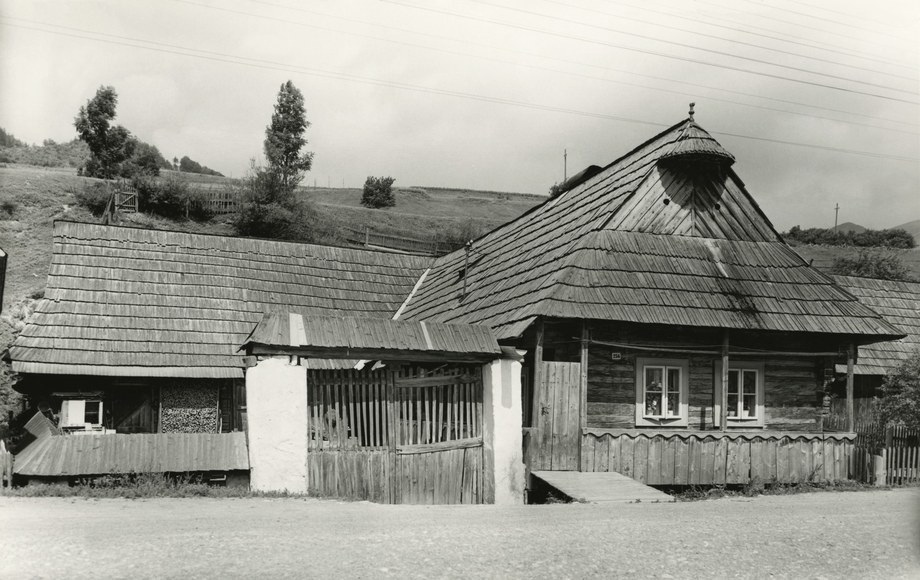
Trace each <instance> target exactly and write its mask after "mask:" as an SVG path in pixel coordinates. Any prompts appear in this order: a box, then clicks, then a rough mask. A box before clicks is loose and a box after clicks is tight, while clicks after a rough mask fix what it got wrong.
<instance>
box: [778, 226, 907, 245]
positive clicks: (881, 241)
mask: <svg viewBox="0 0 920 580" xmlns="http://www.w3.org/2000/svg"><path fill="white" fill-rule="evenodd" d="M782 237H783V238H785V239H787V240H794V241H797V242H801V243H803V244H821V245H825V246H858V247H862V248H897V249H910V248H913V247H915V246H916V245H917V244H916V242H915V240H914V237H913V236H912V235H910V233H908V232H907V231H905V230H901V229H892V230H866V231H863V232H858V233H857V232H839V231H838V232H835V231H834V230H833V229H830V228H808V229H804V230H803V229H802V228H800V227H799V226H793V227H792V228H791V229H790V230H789V231H788V232H786V233H784V234H782Z"/></svg>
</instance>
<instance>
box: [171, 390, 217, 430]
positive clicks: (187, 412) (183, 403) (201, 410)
mask: <svg viewBox="0 0 920 580" xmlns="http://www.w3.org/2000/svg"><path fill="white" fill-rule="evenodd" d="M161 404H162V411H161V416H160V421H161V431H162V432H163V433H217V432H218V430H219V429H218V411H217V404H218V393H217V387H216V386H209V385H206V386H201V385H193V384H176V385H171V386H164V387H163V391H162V400H161Z"/></svg>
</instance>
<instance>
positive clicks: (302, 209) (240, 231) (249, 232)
mask: <svg viewBox="0 0 920 580" xmlns="http://www.w3.org/2000/svg"><path fill="white" fill-rule="evenodd" d="M239 197H240V200H241V202H240V209H239V211H238V212H237V215H236V218H235V220H234V226H235V228H236V232H237V235H240V236H254V237H259V238H274V239H279V240H294V241H302V242H313V241H316V239H317V226H318V223H319V219H318V212H317V210H316V208H315V207H314V206H313V204H312V203H310V202H309V201H307V200H306V199H305V198H304V197H302V196H301V195H299V194H298V193H297V191H296V190H295V189H293V188H291V187H289V186H285V185H284V184H283V183H282V182H281V176H280V174H279V173H278V172H276V171H272V170H271V169H264V168H261V167H256V166H253V167H252V169H251V170H250V174H249V177H247V178H246V179H245V180H244V182H243V185H242V190H241V191H240V194H239Z"/></svg>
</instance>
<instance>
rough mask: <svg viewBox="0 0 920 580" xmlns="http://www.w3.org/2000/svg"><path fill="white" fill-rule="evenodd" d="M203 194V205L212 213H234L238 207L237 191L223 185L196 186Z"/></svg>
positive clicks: (238, 197)
mask: <svg viewBox="0 0 920 580" xmlns="http://www.w3.org/2000/svg"><path fill="white" fill-rule="evenodd" d="M197 190H198V191H200V192H201V193H203V194H204V205H205V207H206V208H207V209H208V210H209V211H210V212H211V213H212V214H214V215H224V214H228V213H236V211H237V210H238V209H239V207H240V196H239V193H238V192H237V191H234V190H233V189H228V188H227V187H225V186H213V185H211V186H206V187H198V188H197Z"/></svg>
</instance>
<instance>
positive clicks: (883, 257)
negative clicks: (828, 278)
mask: <svg viewBox="0 0 920 580" xmlns="http://www.w3.org/2000/svg"><path fill="white" fill-rule="evenodd" d="M831 274H836V275H838V276H859V277H861V278H880V279H882V280H904V281H908V282H909V281H911V279H912V278H911V275H910V271H909V270H908V269H907V267H906V266H905V265H904V263H903V262H901V259H900V258H899V257H898V256H897V255H894V254H891V253H883V252H873V251H870V250H860V251H859V254H858V255H857V256H856V257H855V258H848V257H842V258H836V259H835V260H834V263H833V265H832V266H831Z"/></svg>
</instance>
